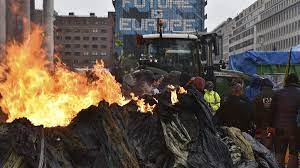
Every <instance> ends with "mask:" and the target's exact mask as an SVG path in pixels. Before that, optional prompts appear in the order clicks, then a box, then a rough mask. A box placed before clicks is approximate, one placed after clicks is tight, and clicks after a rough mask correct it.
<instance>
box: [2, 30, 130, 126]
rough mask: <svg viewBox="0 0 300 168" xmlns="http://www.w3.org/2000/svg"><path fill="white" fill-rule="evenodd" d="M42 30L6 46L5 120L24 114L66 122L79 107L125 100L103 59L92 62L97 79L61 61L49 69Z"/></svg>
mask: <svg viewBox="0 0 300 168" xmlns="http://www.w3.org/2000/svg"><path fill="white" fill-rule="evenodd" d="M42 32H43V31H42V29H41V28H36V29H35V30H34V31H33V32H32V34H31V35H30V36H29V38H28V39H27V40H25V41H24V43H22V44H17V43H12V44H10V45H8V46H7V48H6V54H5V56H4V60H3V64H2V65H0V74H2V77H1V79H2V80H1V81H2V82H1V83H0V93H1V96H2V99H1V100H0V106H1V107H2V109H3V111H4V112H5V113H6V114H7V115H8V120H7V122H12V121H14V120H15V119H18V118H27V119H29V120H30V121H31V122H32V123H33V124H34V125H43V126H45V127H55V126H67V125H68V124H69V123H70V121H71V120H72V119H73V118H74V117H75V116H76V115H77V113H78V112H79V111H80V110H82V109H85V108H88V107H89V106H91V105H97V104H98V103H99V102H100V101H102V100H105V101H106V102H108V103H110V104H113V103H118V104H120V105H124V104H125V99H124V97H123V96H122V94H121V85H120V84H119V83H117V82H116V80H115V78H114V77H113V76H112V75H111V74H110V73H109V72H108V71H107V70H106V69H105V68H104V66H103V63H99V62H98V63H97V64H96V65H95V66H94V69H93V72H94V73H95V74H96V76H97V78H98V79H97V80H96V81H93V82H90V81H89V80H88V78H87V77H86V76H85V75H82V74H78V73H75V72H72V71H69V70H68V69H67V68H66V67H65V65H63V64H61V63H58V64H57V65H55V72H49V70H48V68H47V66H48V65H49V62H47V61H46V54H45V51H44V50H43V49H42V42H43V40H42V36H41V34H42ZM48 67H49V66H48Z"/></svg>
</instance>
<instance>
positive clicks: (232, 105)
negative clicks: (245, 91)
mask: <svg viewBox="0 0 300 168" xmlns="http://www.w3.org/2000/svg"><path fill="white" fill-rule="evenodd" d="M216 118H217V120H218V122H219V124H221V125H224V126H229V127H236V128H239V129H241V130H242V131H244V132H247V131H249V130H251V129H252V128H253V127H252V125H253V108H252V104H251V102H250V100H249V99H248V98H246V97H244V96H233V95H230V96H228V97H227V98H225V100H224V103H223V104H222V105H221V108H220V110H219V111H218V112H217V114H216Z"/></svg>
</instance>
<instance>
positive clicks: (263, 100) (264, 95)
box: [253, 88, 275, 128]
mask: <svg viewBox="0 0 300 168" xmlns="http://www.w3.org/2000/svg"><path fill="white" fill-rule="evenodd" d="M274 93H275V92H274V91H273V90H272V88H263V89H262V91H261V93H260V94H259V95H258V96H257V97H256V98H255V99H254V102H253V106H254V120H255V124H256V126H257V128H265V127H270V126H271V124H272V111H271V104H272V101H273V96H274Z"/></svg>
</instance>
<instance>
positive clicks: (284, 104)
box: [271, 74, 300, 168]
mask: <svg viewBox="0 0 300 168" xmlns="http://www.w3.org/2000/svg"><path fill="white" fill-rule="evenodd" d="M271 109H272V114H273V122H272V124H273V128H274V129H275V136H274V140H275V153H276V158H277V160H278V162H279V163H280V164H281V165H283V166H284V160H285V154H286V151H287V148H288V146H289V153H290V155H289V163H288V167H289V168H295V167H297V157H298V155H297V152H300V151H297V150H296V149H297V148H298V149H299V145H300V138H299V136H300V131H299V128H297V121H296V118H297V112H298V110H299V109H300V85H299V79H298V77H297V75H295V74H290V75H289V76H288V77H287V79H286V85H285V87H284V88H283V89H281V90H279V91H278V92H277V93H275V95H274V97H273V100H272V106H271Z"/></svg>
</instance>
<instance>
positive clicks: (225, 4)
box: [36, 0, 255, 31]
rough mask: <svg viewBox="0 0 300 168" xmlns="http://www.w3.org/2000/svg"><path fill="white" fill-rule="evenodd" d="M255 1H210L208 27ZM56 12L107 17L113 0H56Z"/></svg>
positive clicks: (40, 0) (38, 1) (40, 3)
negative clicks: (93, 14) (92, 13)
mask: <svg viewBox="0 0 300 168" xmlns="http://www.w3.org/2000/svg"><path fill="white" fill-rule="evenodd" d="M36 2H37V7H39V8H41V6H42V0H36ZM253 2H255V0H208V6H207V8H206V13H207V15H208V20H206V23H205V25H206V27H207V28H208V30H209V31H210V30H212V29H214V28H215V27H216V26H217V25H219V24H220V23H221V22H222V21H224V20H226V19H227V18H228V17H235V16H236V15H237V14H238V13H239V12H241V11H242V10H243V9H244V8H246V7H248V6H249V5H250V4H252V3H253ZM55 10H56V11H57V12H58V13H59V14H68V13H69V12H75V14H77V15H88V14H89V13H90V12H94V13H96V15H97V16H106V15H107V12H108V11H113V10H114V7H113V5H112V0H55Z"/></svg>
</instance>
